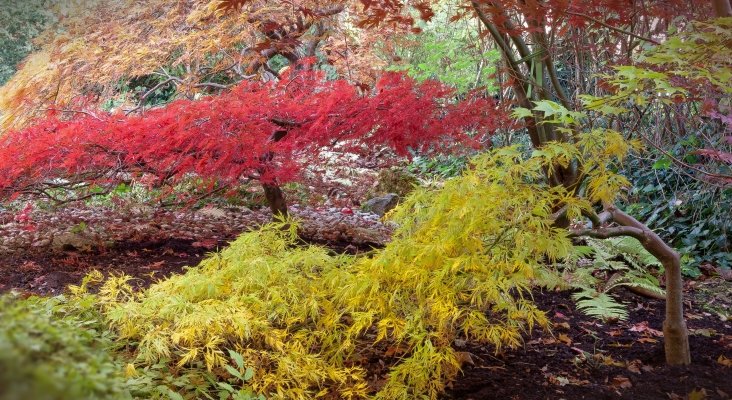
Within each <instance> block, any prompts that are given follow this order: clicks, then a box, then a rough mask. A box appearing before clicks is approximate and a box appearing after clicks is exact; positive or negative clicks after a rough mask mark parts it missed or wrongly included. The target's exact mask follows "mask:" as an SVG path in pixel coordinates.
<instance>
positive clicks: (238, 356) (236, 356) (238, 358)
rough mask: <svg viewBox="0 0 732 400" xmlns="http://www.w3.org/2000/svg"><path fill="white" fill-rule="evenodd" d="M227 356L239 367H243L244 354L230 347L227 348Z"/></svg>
mask: <svg viewBox="0 0 732 400" xmlns="http://www.w3.org/2000/svg"><path fill="white" fill-rule="evenodd" d="M229 356H230V357H231V359H232V360H234V362H235V363H236V366H237V367H239V369H242V368H244V356H242V355H241V354H239V353H237V352H235V351H234V350H231V349H229Z"/></svg>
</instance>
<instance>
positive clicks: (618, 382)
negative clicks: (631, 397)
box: [611, 375, 633, 389]
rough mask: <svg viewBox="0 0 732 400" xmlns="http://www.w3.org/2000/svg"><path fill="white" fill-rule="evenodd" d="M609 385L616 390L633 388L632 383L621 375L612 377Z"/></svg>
mask: <svg viewBox="0 0 732 400" xmlns="http://www.w3.org/2000/svg"><path fill="white" fill-rule="evenodd" d="M611 384H612V386H613V387H615V388H618V389H628V388H631V387H633V383H632V382H631V381H630V379H628V378H626V377H624V376H622V375H618V376H616V377H614V378H613V380H612V382H611Z"/></svg>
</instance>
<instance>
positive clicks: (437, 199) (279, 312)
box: [98, 146, 573, 400]
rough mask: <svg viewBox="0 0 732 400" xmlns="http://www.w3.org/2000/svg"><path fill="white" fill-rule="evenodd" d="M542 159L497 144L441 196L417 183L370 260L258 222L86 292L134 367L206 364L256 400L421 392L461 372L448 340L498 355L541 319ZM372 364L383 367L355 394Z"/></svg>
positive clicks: (556, 248)
mask: <svg viewBox="0 0 732 400" xmlns="http://www.w3.org/2000/svg"><path fill="white" fill-rule="evenodd" d="M565 150H566V149H564V148H563V147H561V146H557V147H556V148H552V149H549V150H547V151H548V152H551V151H557V152H560V153H561V152H563V151H565ZM547 154H548V153H543V156H542V157H535V158H532V159H531V160H529V161H525V160H523V159H522V152H521V151H520V150H518V149H515V148H510V149H502V150H501V151H499V152H494V153H491V154H489V155H486V156H482V157H479V158H478V159H476V160H475V163H474V168H470V169H467V170H466V171H465V173H464V174H463V175H462V176H461V177H459V178H456V179H452V180H449V181H447V182H446V183H445V185H444V187H443V188H441V189H429V190H428V189H418V190H417V191H415V192H414V193H413V194H412V195H411V196H410V197H408V198H407V199H406V200H405V201H404V203H403V204H402V206H401V207H400V208H398V209H397V210H396V211H395V212H394V220H395V221H396V222H397V223H398V225H399V226H400V227H399V228H398V230H397V232H396V233H395V235H394V239H393V241H392V242H391V243H390V244H389V245H388V246H387V247H386V248H385V249H383V250H382V251H378V252H375V253H373V254H371V255H370V256H362V257H352V256H346V255H333V254H331V253H329V251H328V250H326V249H325V248H322V247H318V246H302V245H300V244H299V241H298V238H297V235H296V226H295V224H293V223H290V224H289V225H270V226H267V227H265V228H263V229H262V230H260V231H257V232H250V233H245V234H243V235H242V236H240V237H239V238H238V239H237V240H236V241H235V242H233V243H232V244H231V246H230V247H229V248H227V249H225V250H223V251H222V252H221V253H219V254H215V255H212V256H211V257H209V258H208V259H206V260H205V261H203V262H202V263H201V264H200V265H199V266H197V267H194V268H190V269H189V270H188V271H187V272H186V273H185V274H184V275H180V276H174V277H171V278H169V279H167V280H165V281H162V282H159V283H157V284H154V285H152V286H151V287H150V288H149V289H147V290H146V291H144V292H140V293H137V292H134V291H133V289H132V288H131V287H130V285H128V284H127V280H128V278H125V277H120V278H115V279H111V280H108V281H107V282H106V283H105V284H104V285H103V286H102V288H101V290H100V292H99V295H98V301H99V304H101V305H102V308H103V311H104V314H105V316H106V318H107V319H108V321H109V323H110V324H111V326H112V327H113V328H114V329H115V330H116V331H117V332H118V333H119V335H120V336H121V338H122V339H123V340H125V341H126V342H127V343H131V344H135V346H136V348H135V354H136V356H137V363H138V366H145V365H151V364H156V363H158V364H159V363H165V364H166V365H168V368H171V369H176V368H185V367H188V368H200V369H207V370H208V371H211V372H212V373H213V374H215V375H216V376H217V379H219V380H222V381H226V383H227V384H228V385H234V384H235V385H239V386H240V387H241V388H242V390H244V389H246V390H248V388H249V387H251V391H250V392H251V393H262V394H264V395H266V396H268V397H271V398H287V399H304V398H314V397H316V396H318V395H322V396H326V395H327V396H334V397H337V398H360V397H364V396H366V395H369V394H373V393H374V392H375V395H376V398H380V399H389V400H394V399H413V398H432V399H434V398H437V397H438V396H439V394H440V393H442V391H443V390H444V387H445V385H446V384H447V383H448V382H449V381H450V380H451V379H453V378H454V377H455V376H456V374H457V373H458V371H459V369H460V361H459V360H460V359H461V356H460V354H458V352H457V351H456V350H455V349H454V348H453V343H454V341H456V340H470V341H474V342H477V343H483V344H486V345H490V346H492V347H493V348H494V349H496V351H500V350H502V349H503V348H506V347H516V346H519V345H520V344H521V343H522V339H521V338H522V334H523V333H524V332H526V331H528V330H530V329H531V328H532V327H533V326H535V325H541V326H546V325H547V323H548V322H547V320H546V318H545V316H544V315H543V314H542V313H541V312H540V311H539V310H538V309H537V308H536V307H535V305H534V304H533V303H532V301H531V300H530V299H529V298H528V291H529V287H530V285H531V281H532V279H533V277H534V272H535V271H536V270H537V269H538V268H539V267H540V265H541V263H542V262H543V261H544V260H547V259H549V260H556V259H559V258H562V257H566V256H567V255H568V254H569V253H570V252H572V251H573V247H572V243H571V241H570V239H569V238H568V233H567V231H566V230H563V229H558V228H554V227H552V224H551V221H552V219H551V218H552V217H551V207H552V205H553V204H555V203H556V202H557V201H560V200H561V198H562V196H564V194H562V193H560V192H558V191H556V190H546V188H544V187H543V186H541V185H540V184H537V183H536V182H537V181H539V180H540V177H541V176H543V175H542V174H543V166H544V165H545V162H546V160H545V158H544V156H547ZM487 199H490V200H487ZM285 226H288V227H289V229H287V230H284V229H283V228H284V227H285ZM232 351H233V352H235V353H232ZM233 354H240V355H241V358H242V359H241V360H239V361H237V359H236V357H234V356H233ZM374 357H375V358H377V359H379V360H382V361H384V362H386V363H387V367H389V368H390V370H389V376H388V379H387V380H386V382H383V383H382V384H381V385H379V386H372V387H369V386H368V384H367V380H366V371H365V370H366V369H367V368H368V360H369V359H371V358H374ZM234 363H236V364H237V365H240V366H241V368H240V370H244V371H250V372H248V373H247V374H246V375H248V376H247V377H248V378H249V379H247V381H246V382H243V381H242V380H241V379H239V380H237V379H236V374H234V373H233V372H232V371H231V367H230V365H233V364H234Z"/></svg>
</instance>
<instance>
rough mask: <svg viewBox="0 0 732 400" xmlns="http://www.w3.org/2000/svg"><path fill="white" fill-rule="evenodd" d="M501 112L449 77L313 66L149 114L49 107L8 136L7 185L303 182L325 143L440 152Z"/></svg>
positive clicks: (0, 162) (1, 167)
mask: <svg viewBox="0 0 732 400" xmlns="http://www.w3.org/2000/svg"><path fill="white" fill-rule="evenodd" d="M497 115H498V112H496V109H495V106H494V104H493V103H492V101H491V100H489V99H485V98H481V97H479V96H477V95H476V96H469V98H467V99H463V100H460V101H456V100H455V94H454V92H453V91H452V90H451V89H449V88H448V87H446V86H444V85H441V84H439V83H436V82H429V81H428V82H425V83H420V84H418V83H416V82H414V81H413V80H412V79H410V78H408V77H405V76H403V75H400V74H386V75H385V76H384V77H383V78H382V79H381V80H380V82H379V83H378V84H377V86H376V87H375V88H374V89H373V90H371V91H370V92H369V93H367V94H360V91H359V88H358V87H356V86H353V85H350V84H348V83H347V82H345V81H343V80H336V81H326V80H324V79H323V77H322V76H321V75H320V74H318V73H315V72H302V73H299V74H297V75H294V76H286V77H284V78H283V79H282V80H280V81H279V82H277V83H267V84H265V83H259V82H244V83H242V84H241V85H239V86H238V87H236V88H235V89H233V90H231V91H229V92H227V93H224V94H222V95H220V96H212V97H207V98H203V99H201V100H197V101H190V100H179V101H176V102H174V103H171V104H170V105H168V106H166V107H164V108H159V109H154V110H152V111H149V112H147V113H145V114H144V115H135V116H124V115H119V114H104V115H99V116H94V115H91V114H84V115H82V116H81V117H79V118H75V119H72V120H70V121H64V120H61V119H59V118H58V117H56V116H49V117H48V118H46V119H45V120H43V121H41V122H40V123H38V124H36V125H34V126H32V127H29V128H26V129H24V130H21V131H12V132H9V133H7V134H6V135H5V136H4V137H2V139H0V190H2V193H3V195H4V196H5V197H9V196H13V195H17V194H18V193H42V191H43V190H46V189H48V188H49V187H54V186H58V185H65V186H69V185H73V184H78V183H92V184H96V185H106V186H109V185H112V184H115V183H116V182H119V181H121V180H123V178H124V179H129V178H130V176H135V177H137V178H138V179H142V180H143V181H147V182H148V183H150V184H151V185H156V186H157V185H163V184H174V183H176V182H179V181H180V180H181V179H182V178H184V177H190V176H197V177H199V178H203V180H205V181H206V182H207V184H209V185H213V183H220V184H232V183H236V182H238V181H240V180H242V179H247V178H248V179H256V180H259V181H261V182H264V183H272V182H277V183H281V182H286V181H291V180H295V179H298V177H299V176H298V174H299V172H300V171H301V170H302V168H303V167H304V166H306V165H307V164H309V163H313V162H316V159H317V154H318V152H319V151H320V150H322V149H324V148H327V149H333V150H334V151H348V152H357V153H362V152H367V151H369V150H373V147H374V146H388V147H390V148H392V149H393V150H395V151H396V152H398V153H399V154H402V155H407V154H408V150H409V149H414V150H436V149H437V150H439V149H440V148H441V147H444V146H449V145H450V144H453V143H454V142H455V141H460V142H463V143H469V142H472V139H470V137H468V136H467V135H465V134H464V133H465V132H466V131H469V130H470V131H476V132H477V133H478V134H479V135H480V134H484V133H487V132H489V131H491V130H493V129H494V128H495V125H496V124H497V122H496V121H497V120H498V118H497ZM283 134H284V135H283ZM279 136H282V137H281V138H280V137H279ZM211 187H213V186H211Z"/></svg>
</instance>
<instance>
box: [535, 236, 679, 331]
mask: <svg viewBox="0 0 732 400" xmlns="http://www.w3.org/2000/svg"><path fill="white" fill-rule="evenodd" d="M586 242H587V245H586V246H575V253H574V254H573V256H572V257H570V258H568V259H566V260H565V261H564V264H560V265H555V266H554V268H550V269H547V270H546V271H542V272H541V273H540V274H537V279H536V280H537V283H539V284H540V285H541V286H544V287H547V288H549V289H557V288H559V289H574V290H576V291H577V292H576V293H575V294H573V295H572V297H573V299H574V300H575V302H576V304H577V309H578V310H580V311H581V312H583V313H584V314H586V315H588V316H591V317H595V318H600V319H604V320H608V319H619V320H624V319H626V318H627V316H628V311H627V307H626V306H625V305H624V304H622V303H620V302H619V301H617V300H616V299H615V298H614V297H612V296H611V295H610V292H612V291H613V290H615V289H617V288H619V287H628V288H633V289H641V290H644V291H647V292H649V294H657V295H659V296H665V294H666V293H665V291H664V290H663V289H662V288H661V287H660V286H659V282H658V279H656V277H655V276H653V274H652V273H651V272H650V271H652V270H654V269H658V270H660V269H661V268H662V265H661V263H660V262H659V261H658V260H657V259H656V258H655V257H654V256H653V255H651V254H650V253H649V252H648V251H646V249H644V248H643V245H642V244H641V243H640V242H639V241H638V240H637V239H635V238H631V237H623V238H611V239H607V240H599V239H592V238H587V239H586ZM588 257H591V258H592V260H591V261H590V260H588ZM649 270H650V271H649Z"/></svg>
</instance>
